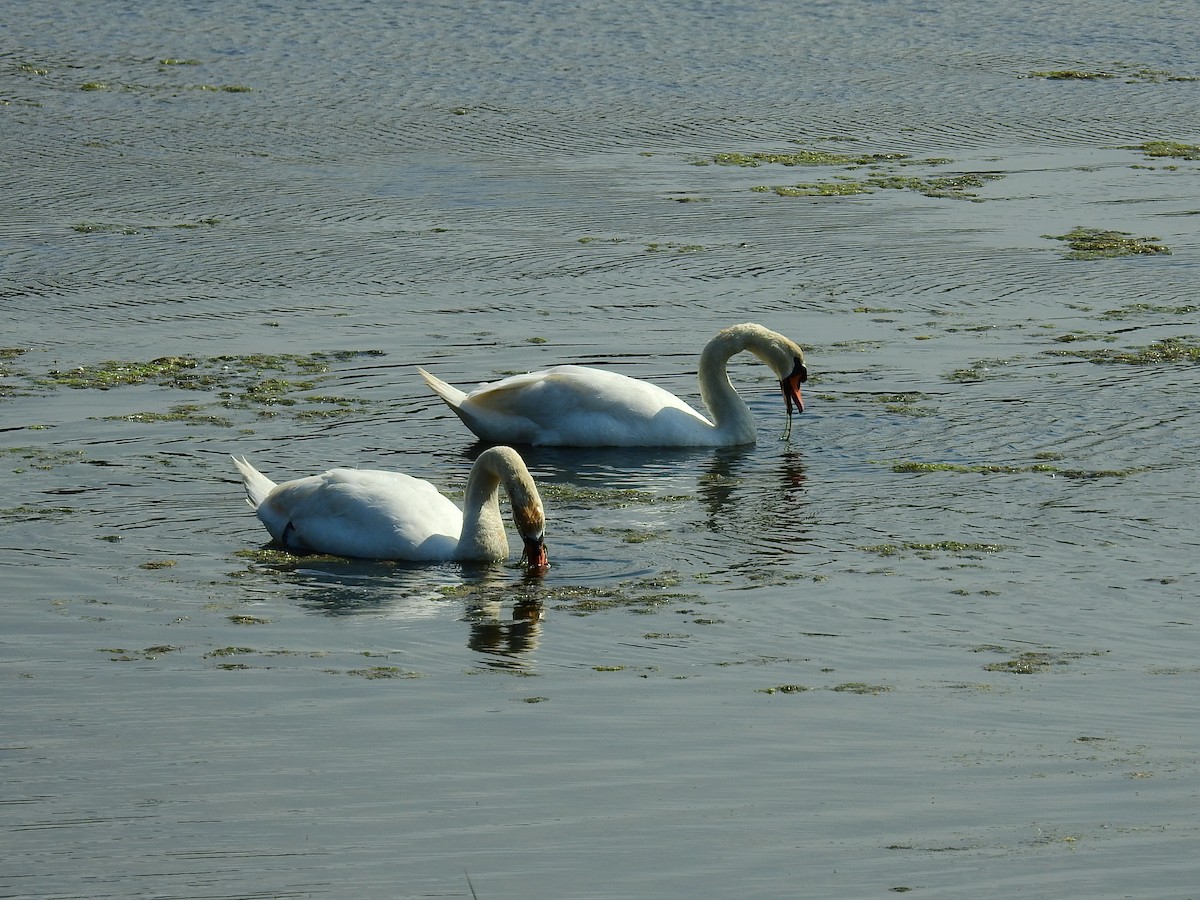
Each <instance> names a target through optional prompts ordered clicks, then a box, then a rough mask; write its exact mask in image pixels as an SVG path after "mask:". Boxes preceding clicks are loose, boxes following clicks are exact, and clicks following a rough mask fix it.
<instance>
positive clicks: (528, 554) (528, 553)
mask: <svg viewBox="0 0 1200 900" xmlns="http://www.w3.org/2000/svg"><path fill="white" fill-rule="evenodd" d="M524 541H525V555H524V556H523V557H522V560H523V561H524V563H525V568H526V569H527V570H528V571H529V572H530V573H536V574H539V575H540V574H541V573H542V572H545V571H546V570H547V569H548V568H550V562H549V560H548V559H546V542H545V541H543V540H542V539H541V537H536V538H524Z"/></svg>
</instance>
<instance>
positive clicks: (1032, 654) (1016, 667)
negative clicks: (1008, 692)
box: [972, 644, 1107, 675]
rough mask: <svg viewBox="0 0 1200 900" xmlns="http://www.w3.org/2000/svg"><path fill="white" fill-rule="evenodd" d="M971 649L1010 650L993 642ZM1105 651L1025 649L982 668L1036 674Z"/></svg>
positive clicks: (991, 670)
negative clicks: (1080, 651) (1081, 651)
mask: <svg viewBox="0 0 1200 900" xmlns="http://www.w3.org/2000/svg"><path fill="white" fill-rule="evenodd" d="M972 649H973V652H975V653H1007V652H1010V651H1008V650H1006V649H1005V648H1003V647H998V646H996V645H994V644H985V645H983V646H980V647H974V648H972ZM1106 652H1107V651H1105V650H1093V651H1092V652H1090V653H1079V652H1066V651H1049V650H1025V651H1022V652H1020V653H1017V654H1016V655H1014V656H1013V657H1012V658H1011V659H1006V660H1003V661H1001V662H994V663H987V664H985V665H984V667H983V668H984V670H985V671H988V672H1006V673H1008V674H1010V675H1037V674H1041V673H1043V672H1050V671H1053V670H1054V669H1056V668H1059V667H1061V666H1066V665H1068V664H1070V663H1072V662H1074V661H1075V660H1078V659H1083V658H1084V657H1088V656H1103V655H1104V654H1105V653H1106Z"/></svg>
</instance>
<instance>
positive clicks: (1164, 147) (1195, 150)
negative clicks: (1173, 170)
mask: <svg viewBox="0 0 1200 900" xmlns="http://www.w3.org/2000/svg"><path fill="white" fill-rule="evenodd" d="M1122 149H1123V150H1140V151H1142V153H1144V154H1146V156H1149V157H1151V158H1152V159H1163V158H1168V159H1187V160H1200V145H1197V144H1185V143H1182V142H1180V141H1146V142H1145V143H1142V144H1135V145H1133V146H1127V147H1122Z"/></svg>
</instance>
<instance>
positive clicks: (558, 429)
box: [417, 323, 808, 447]
mask: <svg viewBox="0 0 1200 900" xmlns="http://www.w3.org/2000/svg"><path fill="white" fill-rule="evenodd" d="M743 350H748V351H749V352H751V353H753V354H754V355H755V356H757V357H758V358H759V359H761V360H762V361H763V362H765V363H766V364H767V365H768V366H769V367H770V368H771V370H772V371H773V372H774V373H775V375H776V377H777V378H778V379H779V385H780V388H781V389H782V391H783V396H784V399H785V402H786V405H787V413H788V426H789V429H790V426H791V415H792V404H793V403H794V404H795V405H796V409H797V411H798V412H803V411H804V404H803V401H802V399H801V395H800V384H801V382H804V381H806V380H807V379H808V370H807V369H806V368H805V365H804V351H803V350H801V349H800V347H799V345H797V344H796V343H795V342H793V341H792V340H790V339H789V338H786V337H784V336H783V335H782V334H778V333H776V332H774V331H770V330H769V329H767V328H764V327H763V326H761V325H755V324H753V323H747V324H744V325H734V326H732V327H730V328H726V329H723V330H722V331H720V332H718V333H717V335H716V336H715V337H714V338H713V339H712V340H710V341H709V342H708V344H707V345H706V346H705V347H704V350H703V351H702V352H701V354H700V370H699V376H698V377H699V380H700V396H701V398H702V399H703V400H704V404H705V406H706V407H707V408H708V410H709V413H710V414H711V416H712V419H711V420H710V419H708V418H706V417H704V416H702V415H701V414H700V413H698V412H696V410H694V409H693V408H692V407H691V406H689V405H688V404H687V403H685V402H684V401H683V400H680V399H679V398H678V397H676V396H675V395H674V394H672V393H670V392H668V391H665V390H663V389H662V388H660V387H657V386H656V385H653V384H650V383H649V382H646V381H641V380H639V379H636V378H630V377H629V376H627V375H621V374H619V373H616V372H609V371H606V370H604V369H594V368H590V367H588V366H571V365H567V366H554V367H553V368H550V369H546V370H544V371H540V372H530V373H528V374H525V375H514V376H512V377H510V378H505V379H503V380H502V381H496V382H491V383H489V384H481V385H480V386H479V387H477V388H476V389H475V390H473V391H471V392H470V393H467V392H465V391H462V390H460V389H458V388H456V387H454V386H453V385H450V384H447V383H446V382H444V381H442V380H441V379H440V378H437V377H436V376H434V375H431V374H430V373H429V372H426V371H425V370H424V369H421V368H418V370H417V371H419V372H420V373H421V376H422V377H423V378H424V379H425V382H426V384H428V385H429V387H430V388H431V389H432V390H433V392H434V393H436V394H437V395H438V396H439V397H441V398H442V400H444V401H445V402H446V405H447V406H449V407H450V409H451V410H453V411H454V413H455V414H456V415H457V416H458V417H459V418H460V419H462V421H463V422H464V423H465V424H466V426H467V427H468V428H470V429H471V431H473V432H474V433H475V434H476V435H477V436H478V437H480V438H482V439H483V440H485V441H491V442H497V443H505V444H535V445H545V446H560V447H725V446H734V445H738V444H752V443H754V441H755V438H756V429H755V426H754V418H753V416H752V415H751V413H750V408H749V407H748V406H747V405H746V402H745V401H744V400H743V399H742V398H741V397H740V396H739V395H738V393H737V391H736V390H735V389H734V387H733V385H732V384H731V383H730V381H729V375H728V374H727V371H726V369H727V363H728V361H729V360H730V358H731V357H733V356H734V355H736V354H738V353H741V352H742V351H743Z"/></svg>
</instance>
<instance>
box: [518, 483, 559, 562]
mask: <svg viewBox="0 0 1200 900" xmlns="http://www.w3.org/2000/svg"><path fill="white" fill-rule="evenodd" d="M513 523H514V524H515V525H516V526H517V532H518V533H519V534H520V535H521V540H522V541H524V543H525V553H524V554H523V555H522V556H521V561H522V562H524V563H525V567H526V569H528V570H529V571H530V572H544V571H545V570H546V569H548V568H550V563H549V561H548V560H547V558H546V514H545V512H544V511H543V510H542V504H541V501H540V499H539V498H538V496H537V493H536V492H535V493H534V495H533V496H532V497H530V498H526V499H525V502H522V503H517V502H515V501H514V502H513Z"/></svg>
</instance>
